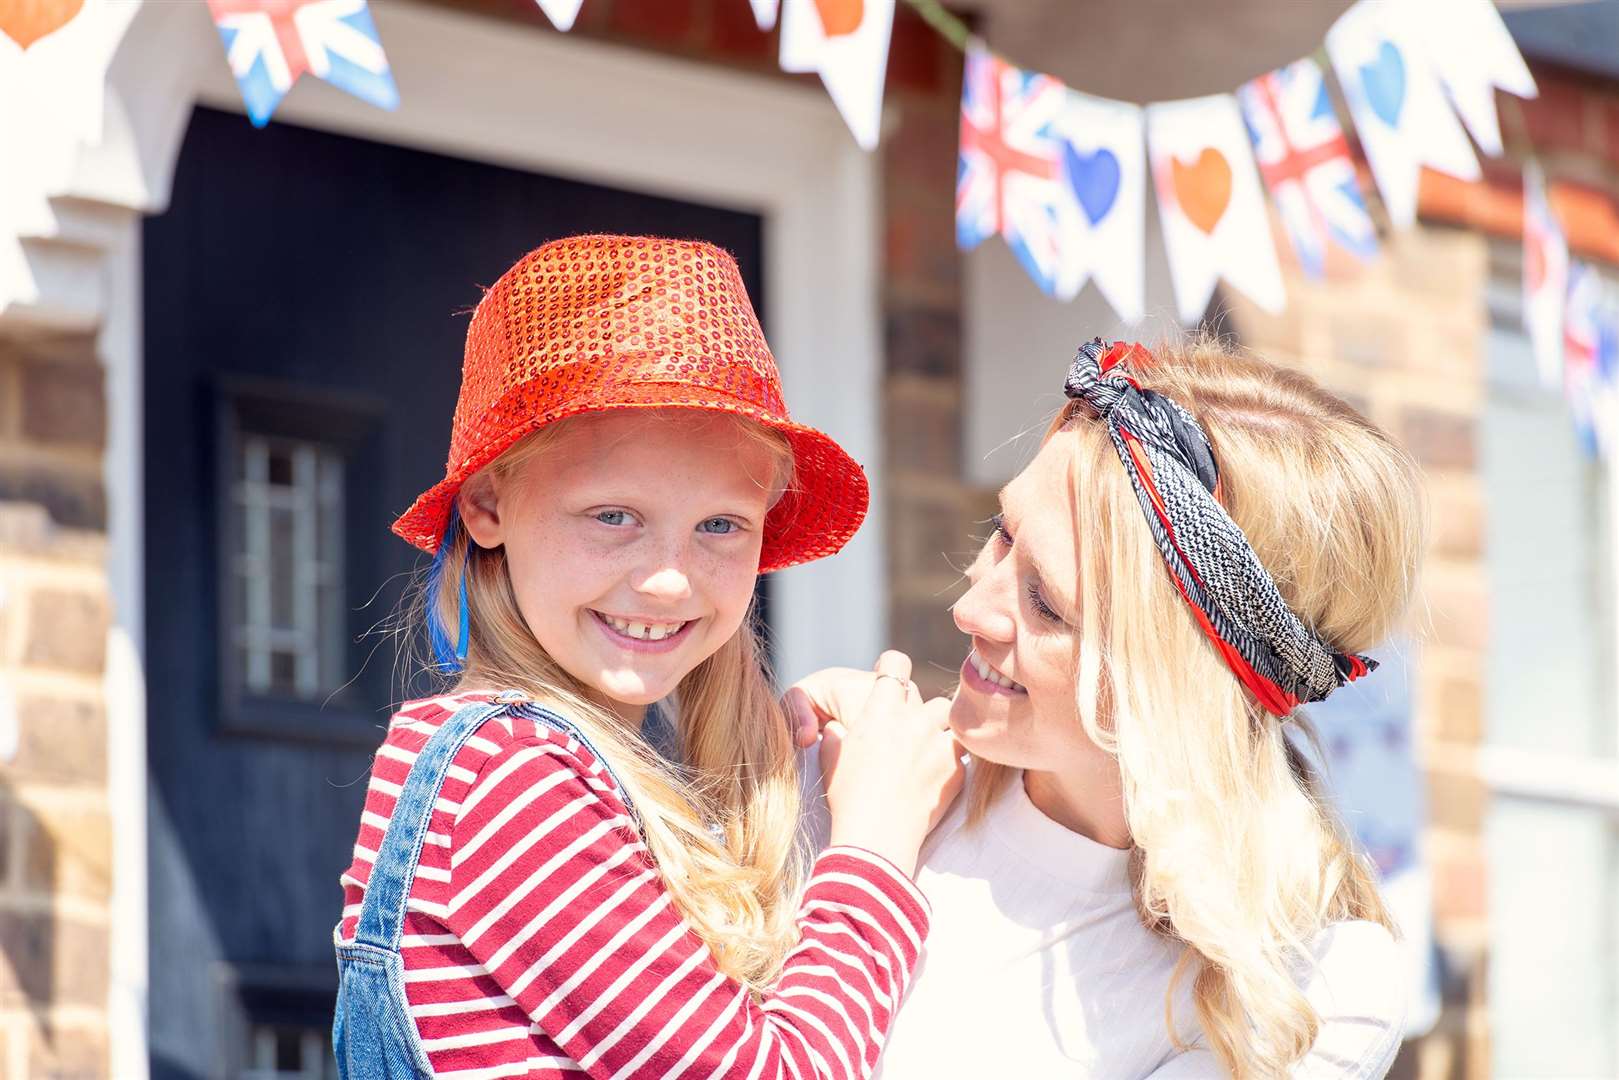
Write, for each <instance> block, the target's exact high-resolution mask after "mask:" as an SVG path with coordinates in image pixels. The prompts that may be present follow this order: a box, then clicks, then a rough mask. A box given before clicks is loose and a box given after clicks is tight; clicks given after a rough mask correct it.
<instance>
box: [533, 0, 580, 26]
mask: <svg viewBox="0 0 1619 1080" xmlns="http://www.w3.org/2000/svg"><path fill="white" fill-rule="evenodd" d="M534 2H535V3H536V4H539V5H540V10H541V11H543V12H545V17H546V18H547V19H550V20H551V25H552V26H554V27H556V28H557V29H558V30H561V31H562V32H564V33H566V32H567V31H569V30H572V29H573V21H574V20H575V19H577V18H578V17H579V9H580V8H581V7H582V6H584V2H585V0H534Z"/></svg>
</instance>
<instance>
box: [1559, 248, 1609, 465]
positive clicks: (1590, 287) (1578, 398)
mask: <svg viewBox="0 0 1619 1080" xmlns="http://www.w3.org/2000/svg"><path fill="white" fill-rule="evenodd" d="M1568 281H1569V285H1568V308H1567V311H1566V314H1565V315H1564V318H1563V392H1564V395H1565V397H1566V398H1567V399H1568V404H1569V409H1570V411H1572V412H1573V414H1574V430H1575V433H1576V434H1578V435H1579V438H1580V444H1581V445H1582V446H1584V447H1585V450H1586V452H1587V453H1589V454H1591V455H1592V456H1593V457H1594V456H1596V455H1597V454H1598V453H1609V454H1611V453H1613V452H1614V450H1615V449H1619V448H1616V447H1615V446H1613V445H1612V440H1613V438H1614V436H1615V435H1616V434H1619V432H1615V431H1612V430H1607V429H1608V426H1609V424H1611V423H1612V421H1613V419H1614V418H1615V417H1614V409H1615V407H1616V405H1619V378H1616V376H1619V313H1616V312H1615V310H1614V308H1613V305H1612V304H1611V303H1610V302H1609V297H1608V296H1607V295H1606V290H1605V289H1604V288H1603V284H1602V279H1601V278H1600V277H1599V276H1598V275H1597V272H1596V270H1594V269H1593V268H1591V267H1590V266H1587V265H1586V264H1584V263H1571V264H1570V266H1569V278H1568ZM1605 420H1606V422H1605Z"/></svg>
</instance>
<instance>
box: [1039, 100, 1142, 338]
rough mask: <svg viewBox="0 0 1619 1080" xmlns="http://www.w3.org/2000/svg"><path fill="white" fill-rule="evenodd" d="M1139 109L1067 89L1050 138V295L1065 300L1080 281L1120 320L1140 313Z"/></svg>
mask: <svg viewBox="0 0 1619 1080" xmlns="http://www.w3.org/2000/svg"><path fill="white" fill-rule="evenodd" d="M1141 129H1142V120H1141V108H1140V106H1137V105H1129V104H1126V103H1124V102H1122V101H1109V100H1108V99H1106V98H1097V97H1091V96H1090V95H1088V94H1081V93H1079V92H1078V91H1076V90H1069V91H1067V93H1066V94H1065V96H1064V103H1063V106H1062V109H1061V111H1060V112H1059V113H1058V115H1057V119H1056V120H1055V121H1054V122H1053V124H1052V134H1053V135H1055V136H1056V137H1057V138H1058V139H1059V140H1060V146H1061V149H1060V155H1061V159H1062V161H1061V169H1060V172H1059V180H1058V184H1059V188H1060V191H1061V194H1060V196H1059V197H1058V199H1057V218H1058V228H1059V230H1060V238H1059V240H1058V246H1059V248H1060V249H1061V254H1060V257H1059V264H1060V268H1059V270H1058V273H1057V282H1056V295H1057V296H1058V297H1059V298H1061V299H1063V300H1072V299H1073V298H1074V297H1075V296H1077V295H1078V294H1079V290H1080V289H1081V288H1083V287H1084V285H1085V282H1086V280H1091V281H1094V282H1096V287H1097V288H1098V289H1100V290H1101V292H1102V295H1103V296H1104V297H1106V298H1107V302H1108V304H1110V305H1111V306H1112V308H1113V310H1114V311H1115V312H1117V313H1118V316H1119V318H1120V319H1121V320H1123V321H1124V322H1127V323H1134V322H1140V321H1141V316H1142V314H1143V311H1144V309H1145V302H1144V293H1145V289H1146V268H1145V264H1144V261H1143V248H1144V246H1145V243H1146V229H1147V172H1146V160H1145V155H1144V153H1143V149H1142V145H1141V139H1142V130H1141Z"/></svg>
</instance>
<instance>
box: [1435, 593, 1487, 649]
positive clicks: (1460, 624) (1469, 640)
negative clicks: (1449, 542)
mask: <svg viewBox="0 0 1619 1080" xmlns="http://www.w3.org/2000/svg"><path fill="white" fill-rule="evenodd" d="M1425 592H1426V600H1427V605H1428V614H1429V617H1430V619H1431V620H1432V632H1433V636H1434V640H1435V641H1436V642H1438V643H1439V644H1441V645H1450V646H1454V647H1456V648H1459V649H1472V650H1475V651H1479V652H1482V651H1483V650H1484V649H1486V648H1487V647H1488V646H1489V643H1490V599H1489V594H1488V593H1487V592H1485V590H1484V589H1483V588H1482V587H1477V588H1464V587H1461V586H1459V585H1440V584H1436V583H1434V582H1433V581H1431V580H1430V581H1429V583H1428V585H1427V588H1426V590H1425Z"/></svg>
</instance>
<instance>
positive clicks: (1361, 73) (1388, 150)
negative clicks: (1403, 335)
mask: <svg viewBox="0 0 1619 1080" xmlns="http://www.w3.org/2000/svg"><path fill="white" fill-rule="evenodd" d="M1424 2H1426V0H1424ZM1395 9H1396V5H1393V4H1390V5H1388V6H1387V7H1385V6H1383V5H1380V4H1378V3H1376V2H1375V0H1360V2H1359V3H1357V4H1356V5H1355V6H1354V7H1351V8H1350V9H1349V10H1348V11H1346V12H1344V13H1343V15H1342V16H1340V17H1339V19H1338V21H1337V22H1335V23H1333V25H1332V28H1331V29H1330V30H1328V31H1327V55H1328V56H1330V57H1331V58H1332V66H1333V69H1334V70H1335V71H1337V73H1338V83H1339V85H1340V86H1342V87H1343V91H1344V99H1345V100H1346V101H1347V102H1348V103H1349V111H1350V112H1351V113H1352V114H1353V115H1354V117H1355V128H1356V131H1357V132H1358V133H1359V135H1360V142H1361V146H1362V147H1364V148H1365V150H1366V160H1367V163H1368V164H1370V165H1371V167H1372V175H1373V176H1375V177H1376V178H1377V187H1378V190H1379V191H1381V192H1382V194H1383V204H1384V205H1385V206H1386V207H1388V212H1389V218H1390V219H1391V220H1392V221H1393V222H1394V224H1395V225H1397V226H1399V227H1401V228H1405V227H1407V226H1409V225H1410V224H1411V223H1412V222H1414V221H1415V220H1416V218H1417V184H1418V180H1419V178H1420V176H1421V173H1422V167H1423V166H1424V165H1428V166H1431V167H1433V168H1435V169H1438V170H1439V171H1440V172H1444V173H1449V174H1450V175H1452V176H1456V177H1460V178H1461V179H1463V180H1477V179H1478V178H1479V175H1480V174H1479V167H1478V158H1477V157H1475V156H1474V154H1473V147H1472V145H1471V144H1469V143H1468V141H1467V133H1466V132H1464V131H1463V130H1462V127H1461V125H1460V124H1459V123H1457V121H1456V115H1455V114H1454V113H1453V112H1451V110H1450V104H1449V103H1448V102H1447V101H1446V100H1445V93H1444V90H1443V89H1442V88H1441V87H1440V85H1439V79H1438V77H1437V76H1436V75H1435V74H1434V72H1433V69H1432V68H1431V67H1429V66H1428V61H1427V58H1426V56H1425V55H1424V52H1423V50H1422V49H1421V48H1420V47H1419V46H1418V44H1417V42H1416V37H1415V35H1414V34H1413V33H1411V31H1410V28H1409V27H1408V26H1407V24H1406V22H1405V20H1404V19H1403V18H1401V17H1400V16H1399V15H1398V14H1397V11H1396V10H1395Z"/></svg>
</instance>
